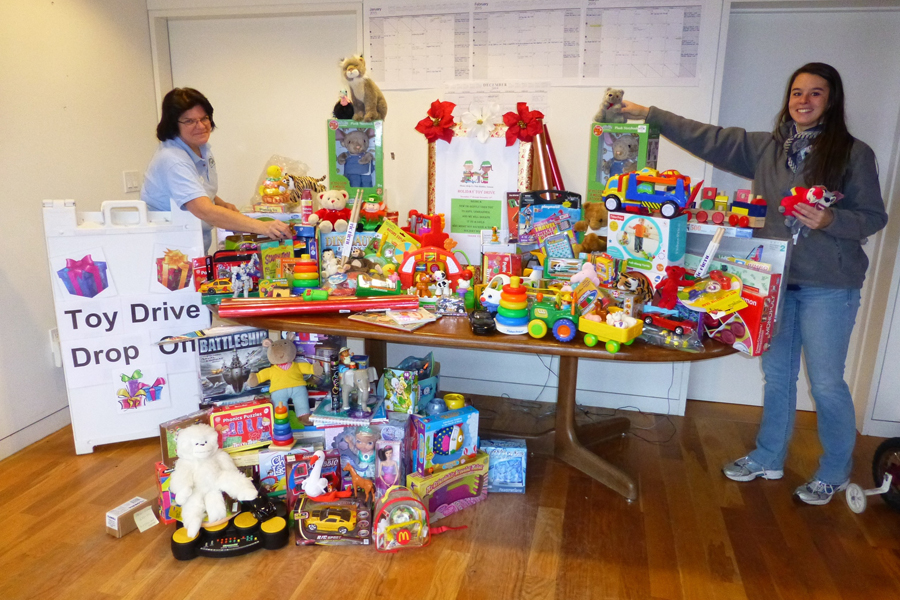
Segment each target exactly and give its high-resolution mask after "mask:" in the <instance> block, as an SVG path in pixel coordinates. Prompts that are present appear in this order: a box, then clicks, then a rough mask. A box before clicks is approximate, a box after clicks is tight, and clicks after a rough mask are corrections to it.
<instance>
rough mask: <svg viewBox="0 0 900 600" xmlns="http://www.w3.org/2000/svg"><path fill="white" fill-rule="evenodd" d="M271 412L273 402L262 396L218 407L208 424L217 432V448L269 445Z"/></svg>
mask: <svg viewBox="0 0 900 600" xmlns="http://www.w3.org/2000/svg"><path fill="white" fill-rule="evenodd" d="M272 411H273V409H272V403H271V402H269V401H268V400H263V399H254V400H250V401H249V402H241V403H239V404H228V405H225V406H217V407H215V408H214V409H213V412H212V414H210V416H209V424H210V425H211V426H212V428H213V429H215V430H216V431H218V432H219V447H220V448H222V450H224V451H225V452H236V451H238V450H247V449H249V448H258V447H259V446H268V445H269V444H271V443H272V425H273V422H274V417H273V412H272Z"/></svg>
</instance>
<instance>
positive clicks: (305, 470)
mask: <svg viewBox="0 0 900 600" xmlns="http://www.w3.org/2000/svg"><path fill="white" fill-rule="evenodd" d="M314 456H315V454H312V453H311V454H287V455H285V457H284V464H285V467H284V468H285V471H286V477H287V480H286V481H285V486H286V488H287V505H288V508H293V507H295V506H296V505H297V502H298V501H299V500H300V498H305V495H304V494H303V488H302V487H300V486H301V484H302V483H303V481H304V480H305V479H306V478H307V477H309V475H310V474H311V473H314V472H315V469H314V468H313V466H312V465H311V464H310V463H311V461H312V458H313V457H314ZM315 468H316V469H320V471H319V477H324V478H325V479H327V480H328V487H329V488H332V490H333V491H340V490H341V489H343V484H342V482H341V457H340V455H339V454H338V453H337V452H334V451H328V452H325V460H324V461H323V462H322V466H321V467H319V466H318V465H316V467H315Z"/></svg>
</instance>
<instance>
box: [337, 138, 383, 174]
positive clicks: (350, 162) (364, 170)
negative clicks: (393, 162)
mask: <svg viewBox="0 0 900 600" xmlns="http://www.w3.org/2000/svg"><path fill="white" fill-rule="evenodd" d="M373 137H375V130H374V129H350V130H346V129H338V130H337V131H335V132H334V139H335V140H337V141H338V142H340V143H341V144H343V146H344V148H346V149H347V152H341V153H340V154H339V155H338V157H337V158H336V159H335V161H336V162H337V164H339V165H344V177H346V178H347V181H348V182H349V184H350V187H355V188H358V187H373V186H374V185H375V155H374V154H372V153H371V152H369V151H368V150H369V140H370V139H371V138H373Z"/></svg>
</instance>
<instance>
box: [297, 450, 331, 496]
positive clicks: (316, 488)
mask: <svg viewBox="0 0 900 600" xmlns="http://www.w3.org/2000/svg"><path fill="white" fill-rule="evenodd" d="M310 463H311V464H312V471H310V473H309V475H307V476H306V479H304V480H303V483H301V484H300V487H301V488H302V489H303V493H304V494H306V495H307V496H308V497H310V498H315V497H316V496H321V495H323V494H324V493H325V492H327V491H328V486H329V483H328V480H327V479H325V478H324V477H322V467H323V466H324V465H325V453H324V452H322V451H321V450H317V451H316V452H314V453H313V458H312V460H310Z"/></svg>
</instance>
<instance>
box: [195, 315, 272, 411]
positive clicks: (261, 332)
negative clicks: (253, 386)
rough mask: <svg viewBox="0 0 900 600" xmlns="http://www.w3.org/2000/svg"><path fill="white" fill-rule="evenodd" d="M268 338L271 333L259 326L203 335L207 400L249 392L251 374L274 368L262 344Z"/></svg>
mask: <svg viewBox="0 0 900 600" xmlns="http://www.w3.org/2000/svg"><path fill="white" fill-rule="evenodd" d="M267 337H269V332H268V331H267V330H265V329H257V328H255V327H240V326H238V327H214V328H212V329H207V330H205V331H203V332H202V335H201V336H200V337H199V338H197V339H196V345H197V352H198V354H199V355H200V386H201V388H202V389H203V399H204V401H206V402H212V401H218V400H226V399H228V398H234V397H236V396H241V395H243V394H246V393H247V379H248V378H249V377H250V373H251V372H253V371H259V370H260V369H264V368H266V367H269V366H271V365H270V364H269V359H267V358H266V350H265V348H263V345H262V342H263V340H264V339H266V338H267Z"/></svg>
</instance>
